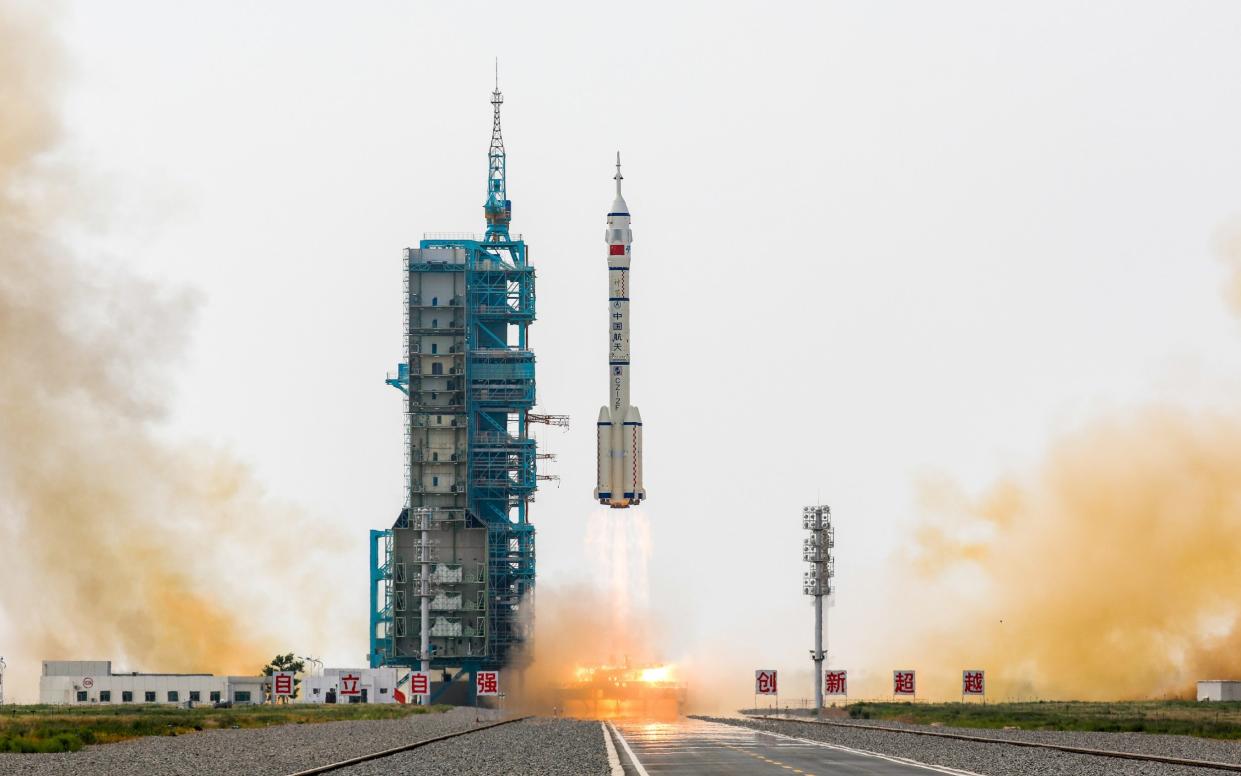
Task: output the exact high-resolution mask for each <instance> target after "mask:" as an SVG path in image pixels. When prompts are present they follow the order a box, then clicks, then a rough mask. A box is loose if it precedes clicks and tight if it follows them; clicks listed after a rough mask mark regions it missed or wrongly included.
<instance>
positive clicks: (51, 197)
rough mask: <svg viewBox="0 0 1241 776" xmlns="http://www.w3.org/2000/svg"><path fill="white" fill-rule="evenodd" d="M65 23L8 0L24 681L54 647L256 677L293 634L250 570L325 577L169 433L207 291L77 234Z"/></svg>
mask: <svg viewBox="0 0 1241 776" xmlns="http://www.w3.org/2000/svg"><path fill="white" fill-rule="evenodd" d="M52 22H53V19H52V18H51V17H50V15H49V12H48V11H47V10H46V5H44V4H40V3H29V4H3V5H0V654H5V655H6V656H7V657H8V659H9V665H10V671H9V675H8V679H9V680H10V681H9V688H10V699H12V695H13V692H12V691H13V690H14V687H15V686H16V689H17V690H18V692H19V693H20V694H21V695H22V697H23V698H24V699H28V700H30V699H33V698H32V696H33V691H32V687H33V678H34V677H35V676H37V675H38V663H37V661H38V660H39V659H40V658H49V659H50V658H62V659H73V658H79V659H105V658H111V659H113V660H114V661H117V662H120V663H121V664H122V665H123V666H126V667H130V668H134V669H143V670H154V671H216V672H234V673H240V672H244V673H255V672H257V670H258V669H259V668H260V667H261V666H262V665H263V664H264V663H265V662H266V660H267V658H269V657H270V656H271V655H272V654H274V652H275V651H276V650H277V648H279V647H284V646H286V644H287V642H286V641H280V642H279V643H277V642H276V641H275V640H273V639H272V638H271V637H270V636H269V635H267V634H266V629H265V628H263V627H261V626H262V625H263V618H264V616H265V613H266V610H265V609H264V607H263V605H262V604H261V603H260V602H259V600H258V599H260V598H261V597H265V595H263V594H264V593H265V591H259V590H256V589H254V588H253V586H252V585H249V584H247V580H248V579H251V577H250V574H251V573H253V572H259V571H263V572H266V573H267V574H270V573H271V572H272V571H275V572H277V573H278V574H279V575H280V578H281V580H282V582H283V583H285V584H282V586H281V587H280V588H278V590H277V595H279V596H280V597H283V598H285V599H286V600H287V602H290V603H294V604H296V602H297V600H299V599H303V600H304V599H305V598H309V597H311V594H309V593H308V592H307V590H306V589H305V588H301V589H299V588H298V587H296V584H297V583H300V582H305V581H307V580H306V579H305V578H304V577H303V576H302V572H301V571H299V569H302V568H303V566H302V559H301V558H299V559H296V560H295V561H294V562H293V563H289V559H288V558H280V559H279V560H277V559H275V558H273V556H272V551H273V549H274V548H275V547H276V546H277V545H276V542H277V541H278V540H279V539H280V538H281V537H288V536H289V534H290V533H291V532H294V531H295V529H294V526H296V525H298V521H297V520H295V517H296V516H295V515H294V514H293V513H292V512H291V511H290V510H287V509H283V508H281V507H279V506H276V505H272V504H271V503H269V501H268V499H267V498H266V496H265V495H264V493H263V492H262V489H261V488H260V487H259V486H258V485H257V483H256V482H255V481H254V480H253V478H252V477H251V475H250V474H249V473H248V472H247V470H246V469H245V467H244V466H242V465H240V464H239V463H238V462H236V461H235V460H232V459H231V458H230V457H229V456H227V455H225V454H223V453H221V452H219V451H215V450H211V449H206V448H196V447H193V446H175V445H171V444H168V443H166V442H165V441H162V440H161V438H160V436H159V431H160V421H161V418H162V416H163V414H164V413H165V411H166V405H165V397H166V396H167V392H168V387H169V386H168V379H167V378H168V376H169V371H170V367H171V366H172V365H173V359H174V358H175V356H176V354H177V353H178V352H179V351H180V350H181V349H182V347H183V345H184V339H185V334H186V331H187V324H188V323H189V316H190V312H191V311H192V309H193V306H194V305H193V298H192V297H191V296H188V295H185V294H169V293H167V292H165V291H163V290H162V289H160V288H157V287H155V286H153V285H151V284H150V283H147V282H144V281H142V280H140V279H138V278H135V277H130V276H128V275H126V274H125V273H124V272H122V271H120V270H118V269H117V268H115V267H109V266H107V265H106V264H104V263H101V262H91V263H87V262H86V261H83V260H79V259H76V258H74V254H75V249H76V247H77V246H71V245H66V244H63V243H62V242H60V241H59V240H58V238H57V235H59V234H63V233H65V229H66V227H68V226H72V225H74V221H75V218H77V217H78V216H80V215H81V213H80V212H78V208H79V204H80V200H81V199H82V197H81V194H80V192H79V191H78V190H76V188H75V185H74V184H75V181H74V179H73V177H72V176H71V175H70V174H69V173H68V172H67V171H66V170H64V169H61V168H60V167H59V166H58V165H57V164H56V163H55V162H54V161H53V152H55V151H56V150H57V146H58V138H59V132H60V126H59V124H58V120H57V115H56V111H55V105H56V102H57V100H58V99H59V97H60V93H61V90H60V89H59V88H58V86H59V85H60V84H61V82H62V78H61V76H62V72H61V69H62V68H61V58H60V56H59V54H60V52H59V50H58V44H57V41H56V40H55V36H54V35H53V34H52V26H53V24H52ZM297 552H298V553H299V554H301V553H303V552H305V550H304V549H303V548H300V547H299V548H298V549H297ZM303 557H304V556H303ZM306 619H307V620H308V619H310V618H306ZM358 632H361V631H360V626H359V631H358ZM286 635H287V634H286ZM23 680H24V681H23Z"/></svg>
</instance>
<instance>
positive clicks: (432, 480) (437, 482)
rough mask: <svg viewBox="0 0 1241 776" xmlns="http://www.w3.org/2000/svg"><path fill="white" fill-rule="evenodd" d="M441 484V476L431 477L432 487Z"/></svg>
mask: <svg viewBox="0 0 1241 776" xmlns="http://www.w3.org/2000/svg"><path fill="white" fill-rule="evenodd" d="M439 484H440V478H439V477H432V478H431V486H432V487H435V486H437V485H439Z"/></svg>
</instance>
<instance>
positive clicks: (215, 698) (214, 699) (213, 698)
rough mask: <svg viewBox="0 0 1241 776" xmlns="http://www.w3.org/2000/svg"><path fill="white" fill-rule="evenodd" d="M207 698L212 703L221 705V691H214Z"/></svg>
mask: <svg viewBox="0 0 1241 776" xmlns="http://www.w3.org/2000/svg"><path fill="white" fill-rule="evenodd" d="M207 697H208V698H210V699H211V702H212V703H219V702H220V691H219V690H212V691H211V694H210V695H208V696H207Z"/></svg>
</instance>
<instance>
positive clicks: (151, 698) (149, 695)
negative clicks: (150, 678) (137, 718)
mask: <svg viewBox="0 0 1241 776" xmlns="http://www.w3.org/2000/svg"><path fill="white" fill-rule="evenodd" d="M144 697H145V698H146V699H147V703H155V693H153V692H147V693H146V694H145V696H144Z"/></svg>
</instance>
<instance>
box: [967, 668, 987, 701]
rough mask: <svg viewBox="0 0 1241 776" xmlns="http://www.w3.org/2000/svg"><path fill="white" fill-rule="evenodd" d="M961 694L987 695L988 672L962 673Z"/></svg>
mask: <svg viewBox="0 0 1241 776" xmlns="http://www.w3.org/2000/svg"><path fill="white" fill-rule="evenodd" d="M961 694H962V695H986V694H987V675H986V671H962V672H961Z"/></svg>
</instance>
